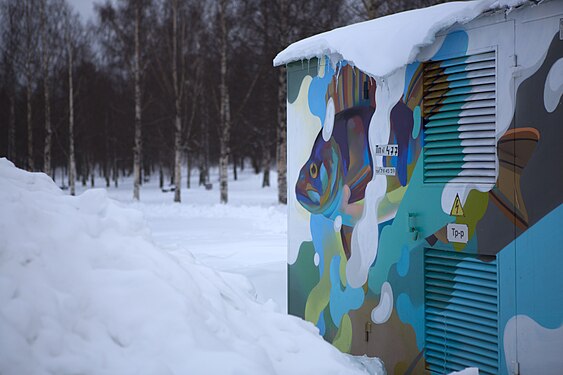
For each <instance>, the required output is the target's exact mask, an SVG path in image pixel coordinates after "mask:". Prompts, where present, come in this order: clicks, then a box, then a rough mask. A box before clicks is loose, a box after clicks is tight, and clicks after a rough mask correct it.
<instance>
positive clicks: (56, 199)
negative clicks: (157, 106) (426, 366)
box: [0, 159, 381, 375]
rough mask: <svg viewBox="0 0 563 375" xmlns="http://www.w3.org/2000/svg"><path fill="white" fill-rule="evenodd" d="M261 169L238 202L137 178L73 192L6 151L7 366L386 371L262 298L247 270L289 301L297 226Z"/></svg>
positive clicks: (2, 173)
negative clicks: (262, 182) (137, 199)
mask: <svg viewBox="0 0 563 375" xmlns="http://www.w3.org/2000/svg"><path fill="white" fill-rule="evenodd" d="M245 179H246V182H245ZM253 181H254V182H256V181H258V179H257V178H256V177H255V176H251V175H247V176H243V178H241V181H240V185H239V187H238V188H237V183H234V184H233V186H232V189H231V193H232V195H231V197H232V199H231V201H232V206H231V205H229V206H228V207H224V206H217V205H216V204H215V202H216V201H217V199H216V198H215V197H214V195H213V192H206V191H201V190H200V189H194V190H193V192H187V193H186V194H185V195H184V201H185V202H186V203H182V204H176V205H174V204H170V203H166V202H169V201H171V200H172V196H171V195H170V194H163V193H160V192H158V190H157V189H156V188H154V187H153V188H151V187H150V184H149V185H148V186H145V187H144V188H143V193H142V194H143V195H142V200H143V203H131V202H130V198H129V196H130V193H131V190H130V189H129V188H128V186H127V184H126V183H124V184H122V185H121V186H122V187H120V188H119V189H110V190H109V193H108V192H106V191H105V190H103V189H94V190H88V191H86V192H84V193H83V194H81V195H79V196H77V197H70V196H68V195H67V193H65V192H62V191H61V190H59V189H58V188H57V186H56V185H55V184H53V183H52V181H51V180H50V179H49V178H48V177H47V176H46V175H44V174H41V173H34V174H32V173H28V172H24V171H22V170H19V169H17V168H15V167H14V166H13V165H12V164H11V163H10V162H9V161H7V160H6V159H0V207H1V210H0V332H1V334H0V373H1V374H6V375H11V374H157V375H160V374H162V375H167V374H186V373H189V374H196V375H199V374H211V375H213V374H221V375H223V374H257V375H258V374H260V375H262V374H366V373H381V371H379V370H377V369H378V367H379V366H378V362H376V361H371V362H366V361H362V362H360V361H356V360H354V359H352V358H351V357H349V356H346V355H343V354H342V353H340V352H339V351H338V350H337V349H335V348H334V347H332V346H331V345H329V344H328V343H326V342H325V341H324V340H322V338H321V337H320V336H319V335H318V330H317V329H316V327H314V326H313V325H312V324H310V323H307V322H304V321H302V320H301V319H298V318H295V317H291V316H288V315H286V314H284V313H280V312H277V311H276V310H277V308H276V307H275V306H274V305H275V304H274V303H272V302H266V303H259V302H257V301H256V299H255V297H254V294H253V291H252V290H253V288H252V286H251V284H250V283H249V282H248V279H247V278H246V277H245V276H249V277H250V280H251V281H253V282H254V283H255V284H256V286H257V289H258V291H259V300H268V299H269V298H273V299H275V300H277V302H278V303H279V304H280V305H282V306H284V297H283V295H284V294H285V282H283V283H282V284H278V282H277V281H276V279H281V281H284V280H283V279H284V276H283V274H284V271H283V268H284V267H285V262H284V256H285V245H284V244H285V236H286V234H285V215H284V210H283V208H280V207H273V208H272V207H271V206H270V205H271V203H272V202H275V188H273V189H270V190H261V189H260V188H259V185H258V188H255V189H254V191H251V192H248V191H247V192H246V193H245V192H244V191H246V189H245V188H244V184H249V186H250V185H252V184H254V182H253ZM239 188H240V194H237V189H239ZM190 193H192V194H190ZM215 193H216V191H215ZM108 195H110V196H113V197H115V198H117V199H119V200H122V202H121V203H120V202H117V201H114V200H112V199H109V198H108ZM198 195H199V198H200V199H197V198H198ZM206 197H207V198H206ZM190 199H191V202H192V203H191V204H190V203H188V202H190ZM123 202H125V203H123ZM201 202H203V203H201ZM237 207H238V208H237ZM137 208H138V209H140V210H141V211H139V210H137ZM147 224H148V226H147ZM221 244H222V245H221ZM261 249H262V250H261ZM192 251H193V253H192ZM261 251H262V252H261ZM192 254H194V255H192ZM200 259H201V260H200ZM207 265H213V266H214V267H217V268H218V269H220V270H224V271H228V273H223V272H216V271H215V270H214V269H213V268H210V267H208V266H207ZM265 266H271V267H272V268H271V269H272V271H271V272H269V271H268V270H267V269H266V271H264V270H263V269H262V267H265ZM269 274H271V275H269ZM361 363H363V364H361ZM366 363H367V367H369V368H370V370H369V371H368V370H367V369H366V365H365V364H366Z"/></svg>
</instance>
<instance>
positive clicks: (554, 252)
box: [500, 204, 563, 329]
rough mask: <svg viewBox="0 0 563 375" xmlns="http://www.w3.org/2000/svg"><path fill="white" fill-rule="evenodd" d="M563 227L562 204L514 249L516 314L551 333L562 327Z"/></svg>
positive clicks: (533, 228) (546, 216) (519, 241)
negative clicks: (530, 319)
mask: <svg viewBox="0 0 563 375" xmlns="http://www.w3.org/2000/svg"><path fill="white" fill-rule="evenodd" d="M561 223H563V204H560V205H559V207H557V208H556V209H555V210H553V211H551V212H550V213H549V214H547V215H545V216H544V217H543V218H542V219H541V220H540V221H538V222H537V223H536V224H534V225H533V226H532V227H531V228H528V230H527V231H525V232H524V233H522V234H521V235H520V236H519V237H518V238H517V239H516V240H515V244H514V246H512V249H511V250H513V251H516V257H515V258H516V276H517V277H516V301H517V305H516V309H517V311H516V313H517V314H519V315H520V314H521V315H527V316H529V317H530V318H532V319H533V320H535V321H536V322H537V323H538V324H540V325H541V326H543V327H545V328H549V329H555V328H559V327H561V325H563V314H562V313H561V311H563V282H561V271H562V268H563V250H561V243H562V242H563V235H562V234H561V233H562V232H561ZM510 246H511V245H508V247H510ZM514 249H515V250H514ZM500 274H501V277H502V276H503V273H502V270H501V273H500Z"/></svg>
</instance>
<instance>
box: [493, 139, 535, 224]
mask: <svg viewBox="0 0 563 375" xmlns="http://www.w3.org/2000/svg"><path fill="white" fill-rule="evenodd" d="M539 139H540V133H539V131H538V130H537V129H535V128H516V129H510V130H508V131H507V132H506V133H505V134H504V135H503V136H502V137H501V138H500V139H499V141H498V155H499V173H498V178H497V183H496V186H495V188H494V189H493V190H491V191H490V192H489V195H490V197H491V198H492V200H493V203H494V204H495V205H496V206H497V207H498V208H499V209H500V211H501V212H502V213H503V214H504V215H505V216H506V217H507V218H508V219H509V220H510V221H512V222H513V223H514V225H516V226H517V227H519V228H520V229H522V230H525V229H526V228H528V226H529V224H528V211H527V210H526V204H525V202H524V198H523V196H522V188H521V186H520V179H521V175H522V172H523V171H524V169H525V168H526V166H527V165H528V161H529V160H530V158H531V157H532V155H533V153H534V151H535V149H536V146H537V143H538V141H539Z"/></svg>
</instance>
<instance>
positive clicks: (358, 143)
mask: <svg viewBox="0 0 563 375" xmlns="http://www.w3.org/2000/svg"><path fill="white" fill-rule="evenodd" d="M346 126H347V136H348V150H349V151H348V152H349V153H350V154H352V150H356V153H355V154H356V155H357V156H361V157H350V158H349V160H350V162H349V165H348V170H347V172H346V179H345V183H346V185H348V186H349V187H350V192H351V195H350V199H349V203H354V202H356V201H358V200H360V199H363V198H364V195H365V190H366V187H367V185H368V183H369V181H370V180H371V177H372V170H371V165H370V161H369V160H370V159H369V158H370V155H369V145H368V140H367V138H366V137H365V133H364V130H363V127H365V126H367V125H366V124H364V123H363V119H362V118H361V117H360V116H355V117H353V118H350V119H349V120H348V121H347V124H346ZM357 150H361V152H357Z"/></svg>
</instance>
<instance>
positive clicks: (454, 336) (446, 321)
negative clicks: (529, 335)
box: [424, 249, 499, 374]
mask: <svg viewBox="0 0 563 375" xmlns="http://www.w3.org/2000/svg"><path fill="white" fill-rule="evenodd" d="M488 258H489V259H486V261H481V260H479V259H477V257H476V256H475V255H472V254H464V253H458V252H455V251H443V250H433V249H426V251H425V257H424V268H425V277H424V280H425V282H424V288H425V330H426V334H425V340H426V342H425V356H426V366H427V369H428V370H430V372H431V373H436V374H448V373H450V372H452V371H459V370H462V369H464V368H466V367H478V368H479V373H480V374H498V368H499V366H498V362H499V354H498V283H497V280H498V279H497V261H496V257H494V256H489V257H488Z"/></svg>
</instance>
